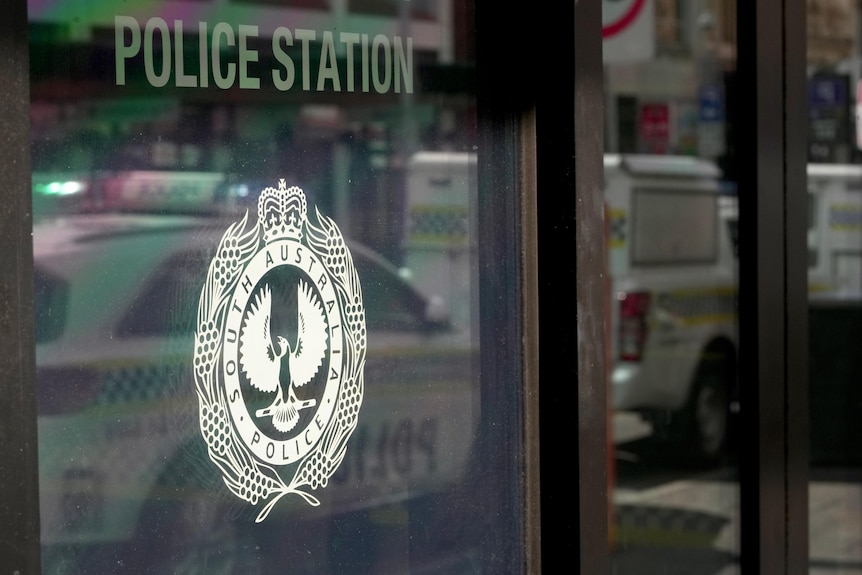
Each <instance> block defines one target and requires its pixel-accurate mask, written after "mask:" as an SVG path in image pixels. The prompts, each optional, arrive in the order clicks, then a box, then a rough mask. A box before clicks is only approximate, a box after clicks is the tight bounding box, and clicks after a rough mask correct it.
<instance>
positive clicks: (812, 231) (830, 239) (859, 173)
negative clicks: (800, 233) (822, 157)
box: [808, 164, 862, 302]
mask: <svg viewBox="0 0 862 575" xmlns="http://www.w3.org/2000/svg"><path fill="white" fill-rule="evenodd" d="M808 201H809V205H808V213H809V218H808V250H809V258H808V272H809V273H808V276H809V288H810V292H811V299H812V301H813V302H818V301H820V302H822V301H825V300H836V299H847V298H857V299H858V298H859V297H860V296H862V166H856V165H842V164H809V166H808Z"/></svg>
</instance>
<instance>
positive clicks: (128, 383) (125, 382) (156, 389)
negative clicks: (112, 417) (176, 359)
mask: <svg viewBox="0 0 862 575" xmlns="http://www.w3.org/2000/svg"><path fill="white" fill-rule="evenodd" d="M180 369H181V366H178V365H171V364H157V363H152V364H144V365H129V366H122V367H117V368H111V369H106V370H105V371H103V372H102V378H103V379H102V386H101V391H100V392H99V395H98V397H97V398H96V404H97V405H100V406H105V405H115V404H118V403H137V402H147V401H154V400H157V399H159V398H161V397H164V396H166V395H169V394H171V393H173V392H174V390H175V389H176V387H177V386H176V382H177V380H178V374H179V373H180Z"/></svg>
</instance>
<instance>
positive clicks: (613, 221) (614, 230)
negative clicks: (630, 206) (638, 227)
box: [608, 208, 628, 248]
mask: <svg viewBox="0 0 862 575" xmlns="http://www.w3.org/2000/svg"><path fill="white" fill-rule="evenodd" d="M627 228H628V220H627V219H626V212H625V210H621V209H618V208H611V209H610V210H609V211H608V243H609V244H610V247H612V248H619V247H622V246H623V245H625V243H626V232H627Z"/></svg>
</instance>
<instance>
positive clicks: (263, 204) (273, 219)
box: [257, 179, 306, 243]
mask: <svg viewBox="0 0 862 575" xmlns="http://www.w3.org/2000/svg"><path fill="white" fill-rule="evenodd" d="M257 219H258V225H260V226H261V228H263V239H264V241H265V242H266V243H271V242H274V241H276V240H285V239H286V240H295V241H299V240H301V239H302V228H303V227H304V225H305V220H306V203H305V192H303V191H302V188H298V187H296V186H291V187H289V188H288V187H287V186H286V184H285V182H284V180H283V179H281V180H279V181H278V189H275V188H269V187H267V188H264V189H263V191H262V192H261V193H260V198H258V201H257Z"/></svg>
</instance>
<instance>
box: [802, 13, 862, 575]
mask: <svg viewBox="0 0 862 575" xmlns="http://www.w3.org/2000/svg"><path fill="white" fill-rule="evenodd" d="M807 18H808V20H807V30H808V38H807V43H808V44H807V45H808V53H807V62H806V64H807V69H808V71H809V75H808V193H809V201H808V251H809V254H810V255H809V260H808V288H809V289H808V302H809V309H808V313H809V315H808V329H809V333H808V339H809V377H808V384H809V409H810V446H811V469H810V484H809V492H808V494H809V515H810V521H809V556H810V573H816V574H825V573H858V572H860V569H862V529H860V522H859V517H860V513H862V483H860V480H862V474H860V470H862V450H860V448H859V437H860V433H862V428H860V421H862V418H860V413H862V412H860V405H862V397H860V395H859V373H860V371H859V370H860V369H862V362H860V360H859V358H860V354H859V350H860V349H862V168H860V166H859V162H860V160H862V151H860V146H862V139H860V133H862V132H860V129H859V128H860V125H859V121H858V118H859V110H860V108H859V106H858V102H859V99H858V96H859V78H860V43H859V40H860V35H859V22H860V12H859V6H857V5H856V4H854V3H851V2H828V3H825V2H813V3H809V5H808V10H807Z"/></svg>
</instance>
